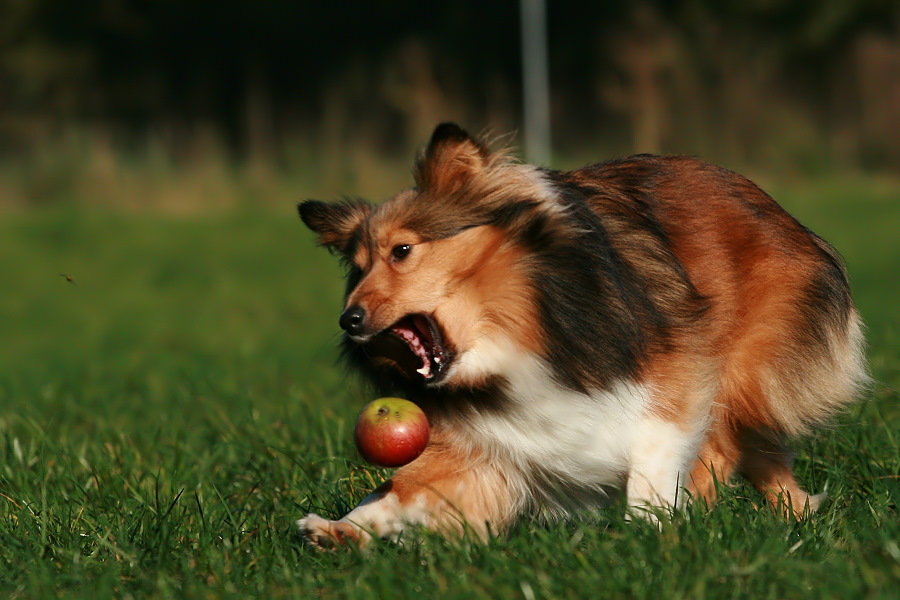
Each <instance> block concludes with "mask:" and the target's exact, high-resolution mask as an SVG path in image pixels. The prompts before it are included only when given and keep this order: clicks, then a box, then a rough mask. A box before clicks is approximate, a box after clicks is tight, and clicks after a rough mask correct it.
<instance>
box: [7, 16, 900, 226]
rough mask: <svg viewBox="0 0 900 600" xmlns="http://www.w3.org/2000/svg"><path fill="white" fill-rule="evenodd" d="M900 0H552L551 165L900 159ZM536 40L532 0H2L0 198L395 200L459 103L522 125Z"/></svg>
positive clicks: (788, 171) (826, 170) (502, 125)
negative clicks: (526, 43)
mask: <svg viewBox="0 0 900 600" xmlns="http://www.w3.org/2000/svg"><path fill="white" fill-rule="evenodd" d="M898 6H900V5H898V3H897V2H896V0H742V1H726V2H721V1H714V0H682V1H678V2H670V1H663V0H639V1H637V2H634V1H630V0H629V1H625V0H617V1H609V2H582V1H579V0H552V1H550V2H548V3H547V9H546V31H547V35H548V45H549V53H548V64H549V77H550V100H551V107H550V113H551V114H550V119H551V125H552V139H553V148H552V150H553V153H552V156H553V158H552V160H551V166H555V167H570V166H574V165H576V164H580V163H583V162H586V161H595V160H598V159H601V158H606V157H611V156H616V155H621V154H626V153H631V152H670V153H682V154H697V155H700V156H703V157H705V158H708V159H710V160H712V161H714V162H720V163H724V164H726V165H727V166H730V167H734V168H738V169H741V170H748V169H749V170H751V171H753V172H756V173H760V174H763V175H764V176H766V177H775V176H781V177H787V176H795V175H803V176H821V175H832V174H834V173H835V172H838V173H854V174H864V175H866V176H886V175H889V174H896V173H897V172H898V169H900V36H898V29H900V8H898ZM521 52H522V50H521V36H520V25H519V2H517V1H515V0H501V1H497V2H490V3H485V2H474V1H471V0H460V1H455V2H418V1H411V0H395V1H392V2H380V3H375V2H360V1H356V0H350V1H346V2H309V1H293V2H288V1H279V0H269V1H264V2H256V1H250V0H233V1H230V2H214V1H212V0H192V1H190V2H177V1H167V0H144V1H135V0H84V1H82V2H69V1H67V0H28V1H21V0H0V206H2V207H4V208H10V207H12V208H23V207H32V206H46V205H56V204H83V205H87V206H95V205H102V206H111V207H116V208H127V209H136V210H149V209H160V210H165V211H168V212H178V213H190V212H206V211H208V210H211V209H223V208H233V207H235V206H237V205H242V204H251V205H257V204H268V205H272V204H275V205H278V206H279V207H281V206H282V204H283V203H284V202H285V198H286V197H287V196H290V195H291V194H294V195H297V196H306V195H325V196H328V197H333V196H335V195H336V194H338V193H339V192H340V193H348V194H362V195H365V196H366V197H371V198H376V199H378V198H382V197H384V196H386V195H388V194H391V193H393V192H394V191H395V190H396V189H397V188H398V187H399V186H402V185H406V184H407V183H408V175H407V174H408V168H409V161H410V158H411V156H412V154H413V152H414V151H415V150H416V149H418V148H419V147H420V146H421V144H422V143H423V141H424V140H425V139H427V136H428V135H429V133H430V132H431V130H432V128H433V127H434V125H435V124H436V123H437V122H440V121H444V120H457V121H459V122H460V123H462V124H464V125H465V126H466V127H467V128H469V129H470V130H472V131H476V132H478V131H486V132H489V133H491V134H492V135H495V136H506V135H507V134H510V133H513V134H522V132H523V119H522V112H523V108H522V105H523V102H522V92H521V90H522V67H521V62H522V61H521ZM502 141H504V142H508V143H511V144H513V145H518V146H521V145H522V135H513V136H512V137H504V138H503V140H502Z"/></svg>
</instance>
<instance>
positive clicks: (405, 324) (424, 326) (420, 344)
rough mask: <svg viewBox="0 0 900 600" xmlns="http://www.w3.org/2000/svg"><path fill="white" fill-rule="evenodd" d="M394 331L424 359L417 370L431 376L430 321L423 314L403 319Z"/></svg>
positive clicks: (423, 374) (395, 326)
mask: <svg viewBox="0 0 900 600" xmlns="http://www.w3.org/2000/svg"><path fill="white" fill-rule="evenodd" d="M391 329H392V330H393V332H394V333H396V334H397V335H398V336H400V337H401V338H403V341H405V342H406V343H407V345H408V346H409V349H410V350H412V351H413V353H414V354H415V355H416V356H418V357H419V358H420V359H421V360H422V366H421V367H420V368H418V369H416V372H417V373H419V374H421V375H422V376H423V377H426V378H428V377H431V357H430V355H429V352H430V350H431V344H432V341H431V332H430V329H429V326H428V321H427V320H426V319H425V317H423V316H421V315H414V316H412V317H411V318H409V319H403V320H402V321H400V322H399V323H397V324H396V325H394V326H393V327H392V328H391Z"/></svg>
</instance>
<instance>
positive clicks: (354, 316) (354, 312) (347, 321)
mask: <svg viewBox="0 0 900 600" xmlns="http://www.w3.org/2000/svg"><path fill="white" fill-rule="evenodd" d="M365 322H366V311H365V309H364V308H363V307H362V306H351V307H350V308H348V309H347V310H345V311H344V313H343V314H342V315H341V320H340V324H341V329H343V330H344V331H346V332H347V333H349V334H350V335H359V334H361V333H362V332H363V326H364V325H365Z"/></svg>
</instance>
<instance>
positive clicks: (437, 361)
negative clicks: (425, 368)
mask: <svg viewBox="0 0 900 600" xmlns="http://www.w3.org/2000/svg"><path fill="white" fill-rule="evenodd" d="M434 362H436V363H437V364H441V357H440V356H435V357H434Z"/></svg>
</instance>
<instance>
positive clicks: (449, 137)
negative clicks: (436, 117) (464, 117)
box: [414, 123, 491, 194]
mask: <svg viewBox="0 0 900 600" xmlns="http://www.w3.org/2000/svg"><path fill="white" fill-rule="evenodd" d="M490 154H491V153H490V150H489V149H488V148H487V146H485V145H484V144H483V143H482V142H480V141H479V140H477V139H475V138H473V137H472V136H471V135H469V134H468V133H466V131H465V130H464V129H463V128H462V127H460V126H459V125H457V124H456V123H441V124H440V125H438V126H437V127H436V128H435V130H434V133H433V134H431V141H430V142H428V147H427V148H426V149H425V153H424V154H423V155H422V156H421V157H419V160H418V161H417V162H416V167H415V171H414V174H415V178H416V186H417V187H418V188H419V189H420V190H422V191H427V192H432V193H436V194H452V193H454V192H457V191H459V190H460V188H462V187H463V186H464V185H465V184H466V183H467V182H468V181H470V180H471V179H472V178H473V177H474V176H476V175H477V174H478V172H479V171H480V170H481V169H483V168H484V167H485V165H486V164H487V163H488V159H489V158H490Z"/></svg>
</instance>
